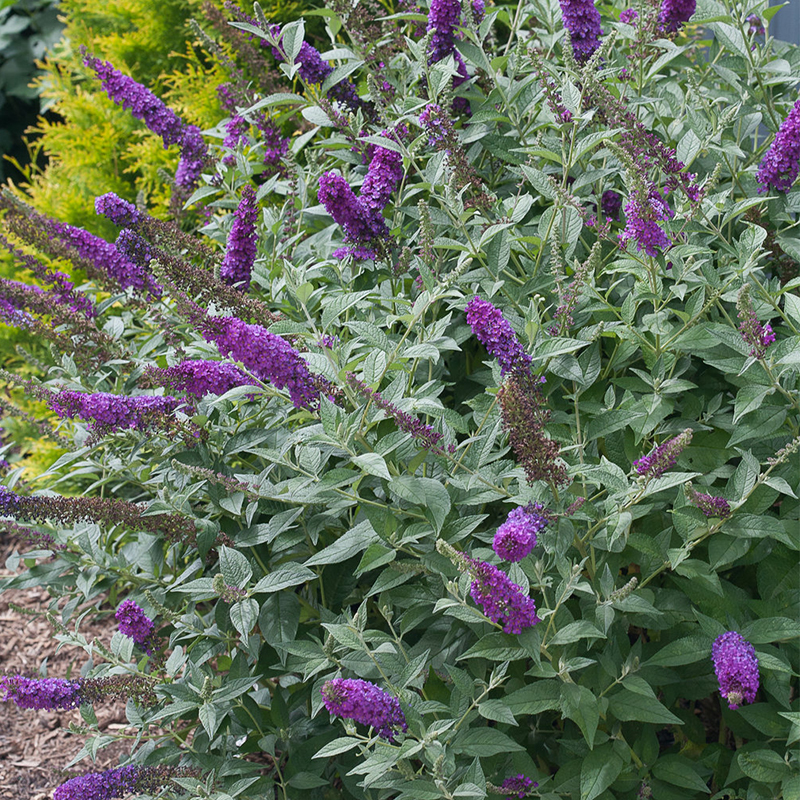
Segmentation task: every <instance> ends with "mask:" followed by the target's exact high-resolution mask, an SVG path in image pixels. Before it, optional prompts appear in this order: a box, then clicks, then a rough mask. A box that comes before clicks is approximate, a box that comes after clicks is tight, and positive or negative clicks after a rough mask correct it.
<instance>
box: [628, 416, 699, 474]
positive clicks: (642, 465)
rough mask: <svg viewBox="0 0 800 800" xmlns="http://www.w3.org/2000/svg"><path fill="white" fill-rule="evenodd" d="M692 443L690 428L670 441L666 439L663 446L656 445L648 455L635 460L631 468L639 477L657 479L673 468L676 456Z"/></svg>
mask: <svg viewBox="0 0 800 800" xmlns="http://www.w3.org/2000/svg"><path fill="white" fill-rule="evenodd" d="M691 441H692V431H691V429H690V428H686V430H684V431H682V432H681V433H679V434H678V435H677V436H675V437H673V438H672V439H668V440H667V441H666V442H664V444H660V445H658V447H656V448H655V449H654V450H653V451H652V452H651V453H650V454H649V455H646V456H644V457H643V458H640V459H637V460H636V461H634V462H633V467H634V469H635V470H636V472H637V473H638V474H639V475H644V476H645V477H647V478H651V479H652V478H659V477H661V475H663V474H664V473H665V472H666V471H667V470H668V469H670V467H674V466H675V463H676V462H677V460H678V456H679V455H680V454H681V453H682V452H683V451H684V449H685V448H686V447H687V446H688V445H689V442H691Z"/></svg>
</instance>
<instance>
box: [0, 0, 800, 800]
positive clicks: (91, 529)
mask: <svg viewBox="0 0 800 800" xmlns="http://www.w3.org/2000/svg"><path fill="white" fill-rule="evenodd" d="M688 5H689V4H672V3H665V4H664V7H663V8H658V7H653V6H641V7H637V9H634V10H631V9H621V8H616V7H613V6H609V5H604V6H603V7H602V8H600V9H598V10H597V11H596V10H595V7H594V6H593V5H592V4H591V3H588V2H577V0H562V6H563V8H562V7H561V6H559V4H556V3H554V2H536V3H533V4H531V5H520V6H518V7H507V6H495V7H489V8H488V9H485V10H484V9H483V7H482V4H481V3H478V2H476V3H472V4H465V7H464V8H462V6H461V4H459V3H454V2H447V0H433V2H432V7H431V8H430V9H426V10H425V13H426V14H427V13H428V12H429V13H430V16H429V18H428V19H429V20H430V19H431V18H433V19H434V21H435V26H436V30H435V31H434V30H430V31H429V32H428V33H426V34H425V35H424V36H421V37H420V35H419V34H420V31H419V30H418V28H419V25H420V24H422V25H423V26H424V25H425V21H424V20H425V18H424V16H421V15H420V14H419V13H417V10H416V9H414V8H410V9H409V7H408V6H405V5H404V6H396V7H392V8H391V9H388V10H390V11H392V12H394V13H391V14H388V15H385V17H384V18H382V19H381V18H379V17H380V16H381V14H380V12H379V11H378V9H377V8H374V7H371V6H370V7H365V8H360V7H358V8H356V9H354V10H351V9H349V8H346V7H343V6H342V5H341V4H338V3H336V4H332V5H331V7H328V8H326V9H325V10H324V18H325V20H326V24H327V26H328V30H329V31H330V34H331V41H332V42H335V45H334V49H333V50H332V51H331V52H328V53H327V54H320V53H319V52H318V51H317V50H316V49H313V48H312V46H311V44H310V43H308V42H306V41H305V40H304V26H303V23H302V21H298V22H293V23H289V24H286V25H283V26H280V25H276V24H275V23H274V22H272V21H270V20H268V19H266V18H265V17H264V15H263V13H262V11H261V9H260V8H259V7H258V6H256V7H255V9H254V11H253V15H252V16H251V17H244V16H242V15H241V14H239V15H236V17H235V19H234V26H233V27H234V28H235V29H236V30H240V31H244V32H245V33H247V34H248V35H249V36H252V37H253V38H251V39H241V38H240V39H238V40H237V47H238V51H237V52H238V53H239V55H240V56H241V58H243V59H244V58H245V57H246V58H248V59H251V60H253V59H257V60H258V59H260V60H264V61H265V62H266V63H268V64H270V65H271V69H272V70H273V71H274V74H276V75H281V74H282V75H283V76H285V85H284V86H276V87H275V90H274V91H272V92H271V93H267V94H265V93H264V92H263V90H262V89H260V88H259V87H257V86H255V85H252V84H248V82H247V81H246V80H239V79H238V78H237V77H236V75H235V74H234V75H233V78H232V79H231V80H230V81H228V85H227V86H226V88H225V89H224V90H223V92H222V96H223V103H224V106H225V109H226V111H227V112H228V114H229V116H228V118H227V119H225V120H222V119H220V120H219V121H218V122H219V123H220V126H219V127H218V128H217V131H220V132H221V131H222V129H223V127H224V131H225V132H224V133H220V134H219V135H218V136H217V137H216V138H213V137H212V136H211V135H209V136H208V137H207V139H206V144H207V145H208V147H209V151H208V157H207V158H206V160H205V164H204V166H203V169H204V172H203V175H202V178H201V179H200V180H199V183H198V188H197V189H196V191H195V192H194V194H193V197H192V198H190V199H189V201H188V203H189V205H192V204H193V203H194V204H199V203H200V202H202V203H203V204H205V205H206V207H207V208H208V209H210V213H209V214H208V218H207V219H206V220H205V222H204V224H203V225H202V228H201V229H200V230H198V231H196V232H195V234H193V235H191V234H188V233H186V232H185V231H182V230H181V229H180V228H179V227H177V226H176V225H174V224H172V223H170V222H164V221H160V220H158V219H155V218H154V217H151V216H150V215H148V214H147V213H146V212H145V211H144V210H143V209H142V208H137V207H136V206H134V205H132V204H130V203H126V202H124V201H123V200H122V199H120V198H117V197H115V196H110V195H107V194H106V193H105V192H102V197H101V198H100V199H99V201H98V208H99V209H100V210H101V211H102V212H103V214H104V215H105V216H106V217H107V218H108V219H109V220H110V221H113V222H114V223H116V225H117V226H118V227H121V228H122V232H121V233H120V235H119V238H118V239H117V244H116V246H115V247H112V246H110V245H109V244H108V243H106V242H102V241H100V240H97V239H96V238H92V237H91V236H90V235H88V234H87V233H85V232H81V231H78V230H76V229H74V228H69V227H68V226H64V225H63V224H61V223H59V222H56V221H53V220H50V219H48V218H46V217H44V216H42V215H37V214H36V213H35V212H30V211H27V210H25V209H21V208H20V207H19V206H15V205H14V204H13V203H11V202H10V201H9V202H7V203H6V218H5V219H6V224H7V225H8V226H9V228H10V230H11V231H12V232H13V233H14V234H15V235H16V236H17V237H21V238H22V239H25V241H27V242H28V243H29V244H31V245H33V246H36V247H37V248H39V249H40V250H41V251H43V252H46V253H48V254H49V255H50V256H60V257H69V258H72V260H73V263H74V264H75V266H80V267H81V268H82V269H85V270H87V274H89V275H90V276H91V280H89V281H88V282H87V284H86V285H85V286H84V287H81V288H80V289H74V287H73V289H74V291H77V292H80V293H82V294H85V296H88V297H89V298H92V299H94V300H95V303H96V304H95V306H94V308H93V309H90V310H89V311H88V312H86V309H85V308H84V307H83V306H82V305H81V304H80V303H77V302H76V300H75V299H74V297H72V295H70V294H69V292H71V291H73V289H69V288H68V287H65V286H64V285H63V284H61V285H60V286H57V287H56V288H54V289H45V291H46V292H49V294H47V295H46V296H44V297H43V296H42V295H41V294H39V293H36V292H31V290H25V289H24V288H20V287H4V288H3V289H2V291H3V292H4V294H3V296H4V298H5V305H3V306H2V308H3V313H4V314H5V315H6V318H7V319H9V320H11V321H13V322H15V323H16V324H22V325H30V326H34V325H38V327H37V328H36V330H41V331H42V334H45V333H47V334H48V335H50V336H51V337H53V342H54V344H55V346H56V347H57V348H60V349H61V354H60V356H59V357H58V358H57V359H55V360H54V361H53V363H51V364H50V365H49V368H48V369H47V371H46V372H44V371H43V372H42V374H40V376H39V378H40V380H36V379H28V380H23V379H21V378H17V379H14V378H13V376H9V379H10V380H15V383H16V384H17V385H18V386H21V387H22V388H24V389H25V391H26V392H27V393H28V394H29V395H30V396H32V397H35V398H36V399H37V400H39V401H43V402H45V403H46V404H47V406H48V407H49V408H51V409H53V410H54V411H55V412H57V413H58V415H59V416H60V417H61V418H63V422H61V424H60V427H59V431H60V433H61V435H63V436H69V437H70V438H71V439H72V441H73V442H74V444H73V446H72V448H71V449H70V450H69V452H67V453H66V454H65V455H64V456H62V457H61V458H60V459H59V460H58V461H57V462H56V463H55V464H54V465H53V466H52V468H51V470H50V475H51V476H52V480H53V481H55V483H52V484H49V485H50V486H52V487H54V488H55V489H56V490H58V488H59V484H58V481H59V480H60V479H62V478H64V477H67V476H70V477H71V478H72V479H73V480H79V481H81V482H82V485H85V487H86V488H85V491H86V496H80V497H74V498H70V497H64V496H60V495H58V494H55V493H54V492H53V491H52V490H50V489H48V488H47V486H48V484H47V483H46V482H44V483H42V485H41V488H39V485H38V484H37V485H36V486H35V487H19V486H16V487H14V484H13V481H14V479H15V477H16V473H15V472H14V471H11V472H9V473H8V477H9V480H8V481H7V484H8V486H9V488H6V489H5V490H3V492H2V494H0V504H2V510H3V516H4V517H6V518H9V519H10V522H9V523H7V525H8V528H9V530H10V531H12V532H13V533H14V534H15V535H18V536H20V537H21V538H22V539H24V538H26V537H27V538H28V539H30V540H31V541H32V542H33V543H34V547H35V549H34V550H32V551H29V552H23V553H22V554H18V555H15V556H14V557H13V558H12V561H11V563H12V565H19V566H20V567H22V570H21V571H20V572H19V574H18V575H16V576H13V577H11V578H10V579H8V580H6V581H5V584H4V585H5V586H6V587H20V586H31V585H47V586H48V587H49V589H50V591H51V593H52V595H53V601H52V603H51V606H50V608H49V609H48V612H49V613H50V615H51V619H52V620H53V623H54V625H55V626H56V629H57V631H58V633H57V638H58V639H59V640H60V641H62V642H63V643H65V644H73V645H76V646H80V647H83V648H84V649H85V651H86V652H87V654H89V655H90V656H91V660H90V661H89V662H88V665H87V667H86V670H85V674H83V675H82V676H81V681H83V683H81V682H76V683H75V684H74V685H73V684H72V683H70V684H69V685H62V684H60V683H59V684H42V685H41V686H40V687H39V686H36V685H32V684H30V683H28V682H25V681H23V680H22V678H24V677H26V676H21V677H14V676H9V677H8V678H6V679H5V680H4V683H3V684H2V688H3V691H4V692H5V695H4V696H5V699H7V700H10V701H12V700H13V701H16V702H19V700H20V699H21V700H22V703H27V704H28V706H31V705H34V706H35V707H47V705H48V703H50V705H51V707H53V708H55V707H60V706H59V705H58V704H59V703H62V704H63V702H69V703H71V704H80V708H81V711H82V713H83V716H84V720H85V722H86V726H87V728H88V729H89V733H88V734H87V737H88V738H87V744H86V748H85V750H84V752H85V753H86V754H89V753H94V752H96V750H97V748H99V747H102V746H104V745H105V744H107V743H108V742H110V741H111V740H112V738H113V737H110V736H107V735H99V734H98V733H94V734H93V733H92V731H91V729H92V726H93V725H95V724H96V718H95V716H94V712H93V710H92V703H93V702H95V701H96V699H97V698H98V697H104V698H111V697H117V696H119V697H123V698H124V697H127V698H128V700H127V706H126V712H127V715H128V720H129V723H130V725H131V726H132V727H133V728H134V729H135V730H136V731H137V736H138V738H137V739H136V740H135V741H134V742H133V744H132V747H131V753H130V757H129V758H128V759H126V761H125V763H124V764H121V765H120V767H118V768H116V769H114V770H112V771H110V772H106V773H102V774H90V775H88V776H78V777H76V778H73V779H72V780H71V781H68V782H66V783H64V784H63V785H62V786H61V787H60V788H59V789H58V790H57V795H56V796H57V798H60V799H62V800H63V798H69V797H77V796H78V795H79V794H85V793H86V792H87V791H92V792H95V794H96V795H97V796H102V797H117V796H123V795H124V794H125V793H127V792H139V793H141V794H144V795H148V796H153V795H156V794H158V793H159V792H160V791H161V788H162V787H168V788H167V790H166V791H168V792H171V793H173V794H175V793H177V794H181V793H183V796H189V797H214V798H218V799H219V800H223V798H229V797H241V798H246V797H253V798H256V797H259V798H261V797H273V796H274V797H277V798H282V800H294V799H296V798H303V797H308V796H322V797H330V798H334V797H342V798H404V799H405V798H409V799H410V798H420V799H421V800H425V799H426V798H431V799H433V798H438V797H441V798H482V797H486V796H487V794H492V795H497V796H504V797H520V798H522V797H525V796H532V797H543V798H548V800H549V799H550V798H552V799H553V800H555V798H558V797H580V798H581V800H594V799H595V798H634V797H640V798H644V797H651V796H652V797H658V798H700V797H705V796H708V795H710V796H712V797H716V798H720V799H721V798H723V797H733V796H737V797H745V796H746V797H748V798H772V797H779V796H784V797H791V796H794V794H796V792H797V786H798V780H800V779H799V778H798V764H797V757H796V754H795V753H793V752H792V751H791V750H790V747H791V745H792V743H793V742H794V741H796V738H797V731H796V726H797V714H798V709H797V680H796V679H797V674H798V671H799V670H800V664H799V663H798V654H797V650H796V648H795V647H793V646H791V643H792V641H793V640H796V638H797V636H798V633H800V624H799V623H798V622H797V619H796V614H795V613H794V611H795V609H796V602H797V591H798V584H797V569H796V565H797V552H798V541H797V537H796V532H797V522H798V504H799V503H800V501H798V498H797V495H796V487H797V486H798V485H800V474H799V472H800V465H799V464H798V459H797V458H796V453H797V449H798V446H799V445H800V438H798V434H799V433H800V431H799V429H798V422H799V421H800V417H799V416H798V411H800V404H799V403H798V399H797V398H798V392H797V390H798V369H797V364H798V362H797V353H798V352H800V331H798V328H799V327H800V299H798V294H797V287H798V286H800V279H797V278H796V277H792V275H791V269H790V270H789V271H788V272H787V265H788V266H789V267H791V263H793V259H794V258H796V257H797V256H800V253H798V248H797V244H796V228H797V223H796V222H795V219H794V215H795V214H796V211H797V209H798V198H800V191H799V190H798V186H797V181H796V178H797V171H798V168H800V164H798V158H797V154H796V152H795V150H794V149H793V148H794V147H795V146H796V143H797V138H796V133H795V131H794V128H793V127H792V125H793V119H794V116H793V115H794V114H796V112H793V111H792V108H793V104H794V103H795V101H796V89H795V88H794V87H795V86H796V84H797V79H798V76H799V75H800V56H798V51H797V49H796V48H791V47H789V46H786V45H782V44H780V43H778V42H775V41H773V40H772V39H771V38H770V37H769V36H768V34H767V32H766V30H765V32H764V33H763V34H762V33H761V32H760V31H759V27H760V26H757V25H755V23H754V22H753V20H752V19H751V18H750V16H749V15H752V14H758V15H759V17H760V20H763V22H764V28H765V29H766V28H767V27H768V20H769V15H770V13H772V12H771V11H768V10H767V9H766V8H765V7H763V4H759V5H756V6H752V5H751V4H747V6H745V4H739V3H733V4H731V5H729V6H724V5H722V4H721V3H716V2H714V0H705V2H704V3H703V4H702V5H701V7H700V8H699V9H698V10H697V11H696V13H695V14H694V15H693V16H692V15H691V11H692V8H688ZM692 5H693V4H692ZM634 11H635V12H636V13H634ZM598 12H599V18H597V17H595V16H594V15H595V14H596V13H598ZM690 17H691V22H692V25H693V27H692V29H691V30H690V33H691V36H688V35H686V31H687V29H686V28H685V27H684V25H683V23H685V22H686V21H687V20H688V19H689V18H690ZM562 20H563V21H564V23H565V24H566V25H567V26H568V28H569V30H565V29H564V26H563V25H562ZM428 24H429V25H430V24H431V23H430V21H429V23H428ZM432 27H433V26H432ZM668 28H671V29H673V30H667V29H668ZM598 29H602V34H599V33H597V30H598ZM587 31H588V32H589V33H588V34H587ZM570 32H571V34H572V39H571V38H570ZM711 33H713V34H714V36H713V38H712V37H711V36H710V34H711ZM401 34H402V35H401ZM203 36H204V38H205V42H206V47H207V48H208V50H209V52H212V53H215V55H216V57H217V58H219V59H221V61H220V63H226V62H225V58H226V57H229V56H226V51H225V50H224V49H222V50H221V49H219V48H217V47H216V46H215V44H214V37H215V36H217V34H216V33H212V32H211V31H210V30H206V31H205V33H204V34H203ZM330 62H332V63H330ZM228 66H230V65H228ZM217 70H218V68H217V67H214V68H213V70H212V73H211V74H213V75H217V74H218V71H217ZM273 79H274V78H270V80H273ZM115 80H120V81H121V80H122V78H119V79H117V78H115ZM290 84H293V85H290ZM99 88H100V87H99V83H97V84H95V85H94V89H95V90H99ZM292 89H293V90H294V91H291V90H292ZM132 91H133V90H132ZM129 96H133V95H131V94H129ZM136 97H137V98H138V99H137V100H136V103H134V102H133V101H129V102H130V103H131V104H132V105H133V107H132V111H133V113H134V114H136V115H137V116H140V117H143V118H144V119H145V120H150V122H149V124H151V126H152V127H153V128H155V129H158V130H163V128H164V120H171V119H172V117H170V116H169V111H168V109H166V107H163V106H161V105H159V102H160V100H159V98H158V97H154V98H153V97H150V96H149V95H144V94H142V93H138V94H136ZM145 108H146V110H147V113H145ZM119 113H122V112H121V111H120V112H119ZM785 120H788V122H785ZM188 122H191V120H189V121H188ZM170 129H171V130H172V129H174V130H175V131H178V132H179V134H180V135H178V134H176V136H177V141H179V146H180V147H181V148H182V149H183V156H184V158H186V157H187V156H186V152H187V149H190V150H191V153H196V152H198V151H197V150H193V149H191V148H194V147H195V146H196V142H195V141H194V140H193V139H191V138H187V135H186V131H187V130H189V129H188V128H184V127H178V126H174V128H170ZM779 129H780V131H779ZM290 131H291V132H292V135H291V136H290V137H287V138H288V141H284V138H283V137H284V136H286V134H288V133H289V132H290ZM776 134H777V135H776ZM764 164H766V165H767V167H764V166H760V165H764ZM170 191H172V189H171V188H170ZM98 194H101V193H100V192H98ZM254 204H255V206H256V207H257V213H256V214H253V207H254ZM254 243H255V245H256V246H255V248H253V244H254ZM223 265H224V267H225V268H224V269H222V266H223ZM56 289H57V290H56ZM101 292H102V293H101ZM46 304H47V305H46ZM37 309H38V311H37ZM47 309H52V311H51V314H52V316H53V323H52V325H51V326H49V327H48V326H47V325H46V324H42V322H41V318H42V315H43V314H44V311H46V310H47ZM81 309H83V310H81ZM92 311H94V312H95V313H92ZM44 319H45V323H46V322H47V319H48V317H47V315H46V314H44ZM37 320H38V321H37ZM77 342H80V346H79V347H78V346H76V344H75V343H77ZM76 363H78V364H80V365H81V366H76ZM82 395H92V396H91V397H83V396H82ZM98 494H99V496H98ZM23 550H24V548H23ZM79 609H80V610H79ZM112 611H114V612H116V614H117V619H118V620H119V621H120V629H119V631H118V632H117V633H115V634H114V636H113V637H112V638H111V640H110V641H91V642H90V641H86V639H85V638H83V636H82V635H81V632H80V620H81V619H82V618H84V615H86V614H87V613H96V614H109V613H111V612H112ZM98 681H100V683H98ZM103 681H105V682H103ZM37 692H38V694H37ZM63 698H66V700H64V699H63ZM117 702H122V700H121V699H120V700H118V701H117Z"/></svg>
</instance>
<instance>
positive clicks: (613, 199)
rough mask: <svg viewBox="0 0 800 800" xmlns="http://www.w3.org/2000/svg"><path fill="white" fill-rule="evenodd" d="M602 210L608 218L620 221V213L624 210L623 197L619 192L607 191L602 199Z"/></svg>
mask: <svg viewBox="0 0 800 800" xmlns="http://www.w3.org/2000/svg"><path fill="white" fill-rule="evenodd" d="M600 208H601V209H602V210H603V216H605V217H606V218H608V219H619V212H620V209H621V208H622V195H621V194H619V192H615V191H613V190H611V189H606V191H604V192H603V196H602V197H601V198H600Z"/></svg>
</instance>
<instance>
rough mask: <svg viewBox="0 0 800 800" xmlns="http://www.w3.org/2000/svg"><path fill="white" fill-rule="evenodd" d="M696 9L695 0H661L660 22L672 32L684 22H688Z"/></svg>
mask: <svg viewBox="0 0 800 800" xmlns="http://www.w3.org/2000/svg"><path fill="white" fill-rule="evenodd" d="M696 10H697V0H663V2H662V3H661V24H662V25H663V26H664V27H665V28H666V29H667V31H669V32H670V33H674V32H675V31H677V30H678V28H680V27H681V25H683V23H684V22H688V21H689V19H690V18H691V16H692V14H694V12H695V11H696Z"/></svg>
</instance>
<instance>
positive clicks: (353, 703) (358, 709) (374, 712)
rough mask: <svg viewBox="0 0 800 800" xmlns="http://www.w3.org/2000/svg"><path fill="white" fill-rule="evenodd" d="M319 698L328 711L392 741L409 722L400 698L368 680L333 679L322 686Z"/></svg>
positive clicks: (406, 727)
mask: <svg viewBox="0 0 800 800" xmlns="http://www.w3.org/2000/svg"><path fill="white" fill-rule="evenodd" d="M321 691H322V701H323V703H324V704H325V708H327V709H328V711H329V712H330V713H331V714H335V715H336V716H337V717H343V718H344V719H352V720H354V721H355V722H358V723H360V724H362V725H369V726H370V727H371V728H375V729H376V730H377V731H378V736H381V737H382V738H384V739H388V740H389V741H390V742H393V741H394V739H395V736H396V735H397V733H398V732H402V731H406V730H407V729H408V725H407V724H406V718H405V715H404V714H403V710H402V709H401V708H400V701H399V700H398V699H397V698H396V697H393V696H392V695H390V694H389V693H388V692H384V691H383V689H381V688H380V687H378V686H376V685H375V684H374V683H370V682H369V681H363V680H359V679H350V678H334V679H333V680H330V681H326V682H325V684H324V685H323V687H322V690H321Z"/></svg>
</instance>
